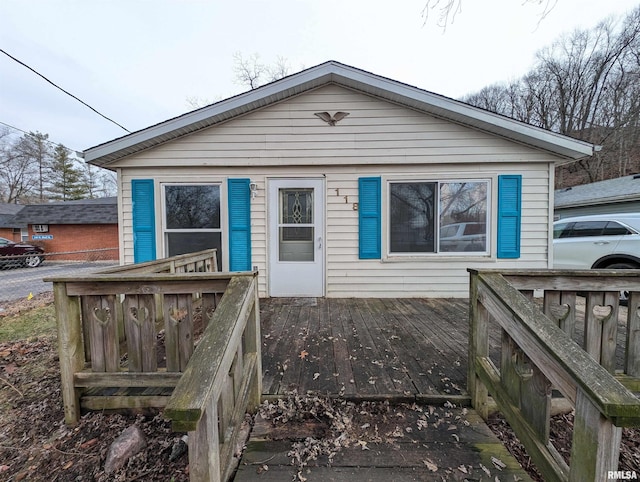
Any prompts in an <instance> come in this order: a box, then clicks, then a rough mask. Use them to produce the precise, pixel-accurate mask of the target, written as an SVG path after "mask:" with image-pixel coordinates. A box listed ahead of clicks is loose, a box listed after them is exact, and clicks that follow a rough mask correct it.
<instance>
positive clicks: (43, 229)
mask: <svg viewBox="0 0 640 482" xmlns="http://www.w3.org/2000/svg"><path fill="white" fill-rule="evenodd" d="M33 232H34V233H48V232H49V225H48V224H34V225H33Z"/></svg>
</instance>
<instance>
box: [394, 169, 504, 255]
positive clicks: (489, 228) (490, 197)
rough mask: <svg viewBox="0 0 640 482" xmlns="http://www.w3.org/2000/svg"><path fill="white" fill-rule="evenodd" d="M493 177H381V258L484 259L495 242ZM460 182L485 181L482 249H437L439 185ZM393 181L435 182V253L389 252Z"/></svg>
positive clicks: (438, 239) (475, 174) (494, 182)
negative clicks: (485, 193) (436, 209)
mask: <svg viewBox="0 0 640 482" xmlns="http://www.w3.org/2000/svg"><path fill="white" fill-rule="evenodd" d="M495 179H496V177H495V176H494V175H488V176H487V175H482V174H477V173H474V174H471V175H469V176H460V177H451V176H450V175H449V176H446V175H443V176H438V175H434V176H432V177H431V176H430V177H424V178H423V177H420V178H417V179H416V178H415V177H406V176H389V177H386V178H384V179H383V181H384V182H383V185H384V188H383V193H382V235H383V238H382V242H383V253H384V256H383V259H384V260H387V261H394V260H410V259H416V258H417V259H429V258H431V259H434V260H435V259H451V258H457V259H459V258H461V257H462V258H481V259H487V258H490V257H491V256H492V254H491V253H492V252H493V251H494V250H493V243H494V226H493V205H494V202H495V200H494V192H493V186H494V185H497V183H496V180H495ZM461 182H484V183H486V185H487V199H486V203H487V219H486V240H485V250H484V251H471V252H465V251H442V252H440V251H438V249H439V243H440V185H441V184H446V183H461ZM394 183H436V184H438V198H437V206H438V211H437V213H436V214H435V217H436V218H437V222H438V225H437V228H436V233H435V239H436V251H435V252H426V253H421V252H415V253H410V252H408V253H401V252H397V253H396V252H392V251H391V222H390V209H391V184H394Z"/></svg>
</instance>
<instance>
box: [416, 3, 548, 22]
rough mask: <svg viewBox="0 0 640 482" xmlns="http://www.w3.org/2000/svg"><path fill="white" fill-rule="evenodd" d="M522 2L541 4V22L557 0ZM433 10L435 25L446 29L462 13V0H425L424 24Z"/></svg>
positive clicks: (423, 10)
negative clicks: (435, 15) (435, 16)
mask: <svg viewBox="0 0 640 482" xmlns="http://www.w3.org/2000/svg"><path fill="white" fill-rule="evenodd" d="M522 3H523V4H524V3H532V4H535V5H541V6H542V10H541V11H540V14H539V21H540V22H541V21H542V20H544V19H545V18H546V16H547V15H549V13H551V11H552V10H553V9H554V7H555V6H556V4H557V3H558V0H524V1H523V2H522ZM434 11H435V12H437V16H438V20H437V21H436V23H437V25H438V26H440V27H442V28H443V29H446V28H447V25H448V24H450V23H453V22H454V21H455V19H456V16H457V15H458V14H460V13H462V0H427V3H426V4H425V6H424V8H423V9H422V18H424V23H425V24H426V23H427V21H428V20H429V17H430V16H431V15H432V12H434Z"/></svg>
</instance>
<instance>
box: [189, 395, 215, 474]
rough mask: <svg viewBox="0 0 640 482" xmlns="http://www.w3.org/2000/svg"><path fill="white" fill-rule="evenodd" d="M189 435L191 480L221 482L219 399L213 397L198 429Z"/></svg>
mask: <svg viewBox="0 0 640 482" xmlns="http://www.w3.org/2000/svg"><path fill="white" fill-rule="evenodd" d="M188 435H189V480H197V481H199V480H202V481H210V482H220V480H221V473H220V472H221V463H220V462H221V461H220V438H219V434H218V399H217V397H211V398H210V400H209V403H208V407H207V408H206V410H205V411H204V414H203V415H202V418H201V419H200V423H199V424H198V428H197V429H196V430H195V431H193V432H188Z"/></svg>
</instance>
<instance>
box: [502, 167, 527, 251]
mask: <svg viewBox="0 0 640 482" xmlns="http://www.w3.org/2000/svg"><path fill="white" fill-rule="evenodd" d="M521 205H522V176H520V175H504V176H498V258H519V257H520V217H521Z"/></svg>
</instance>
